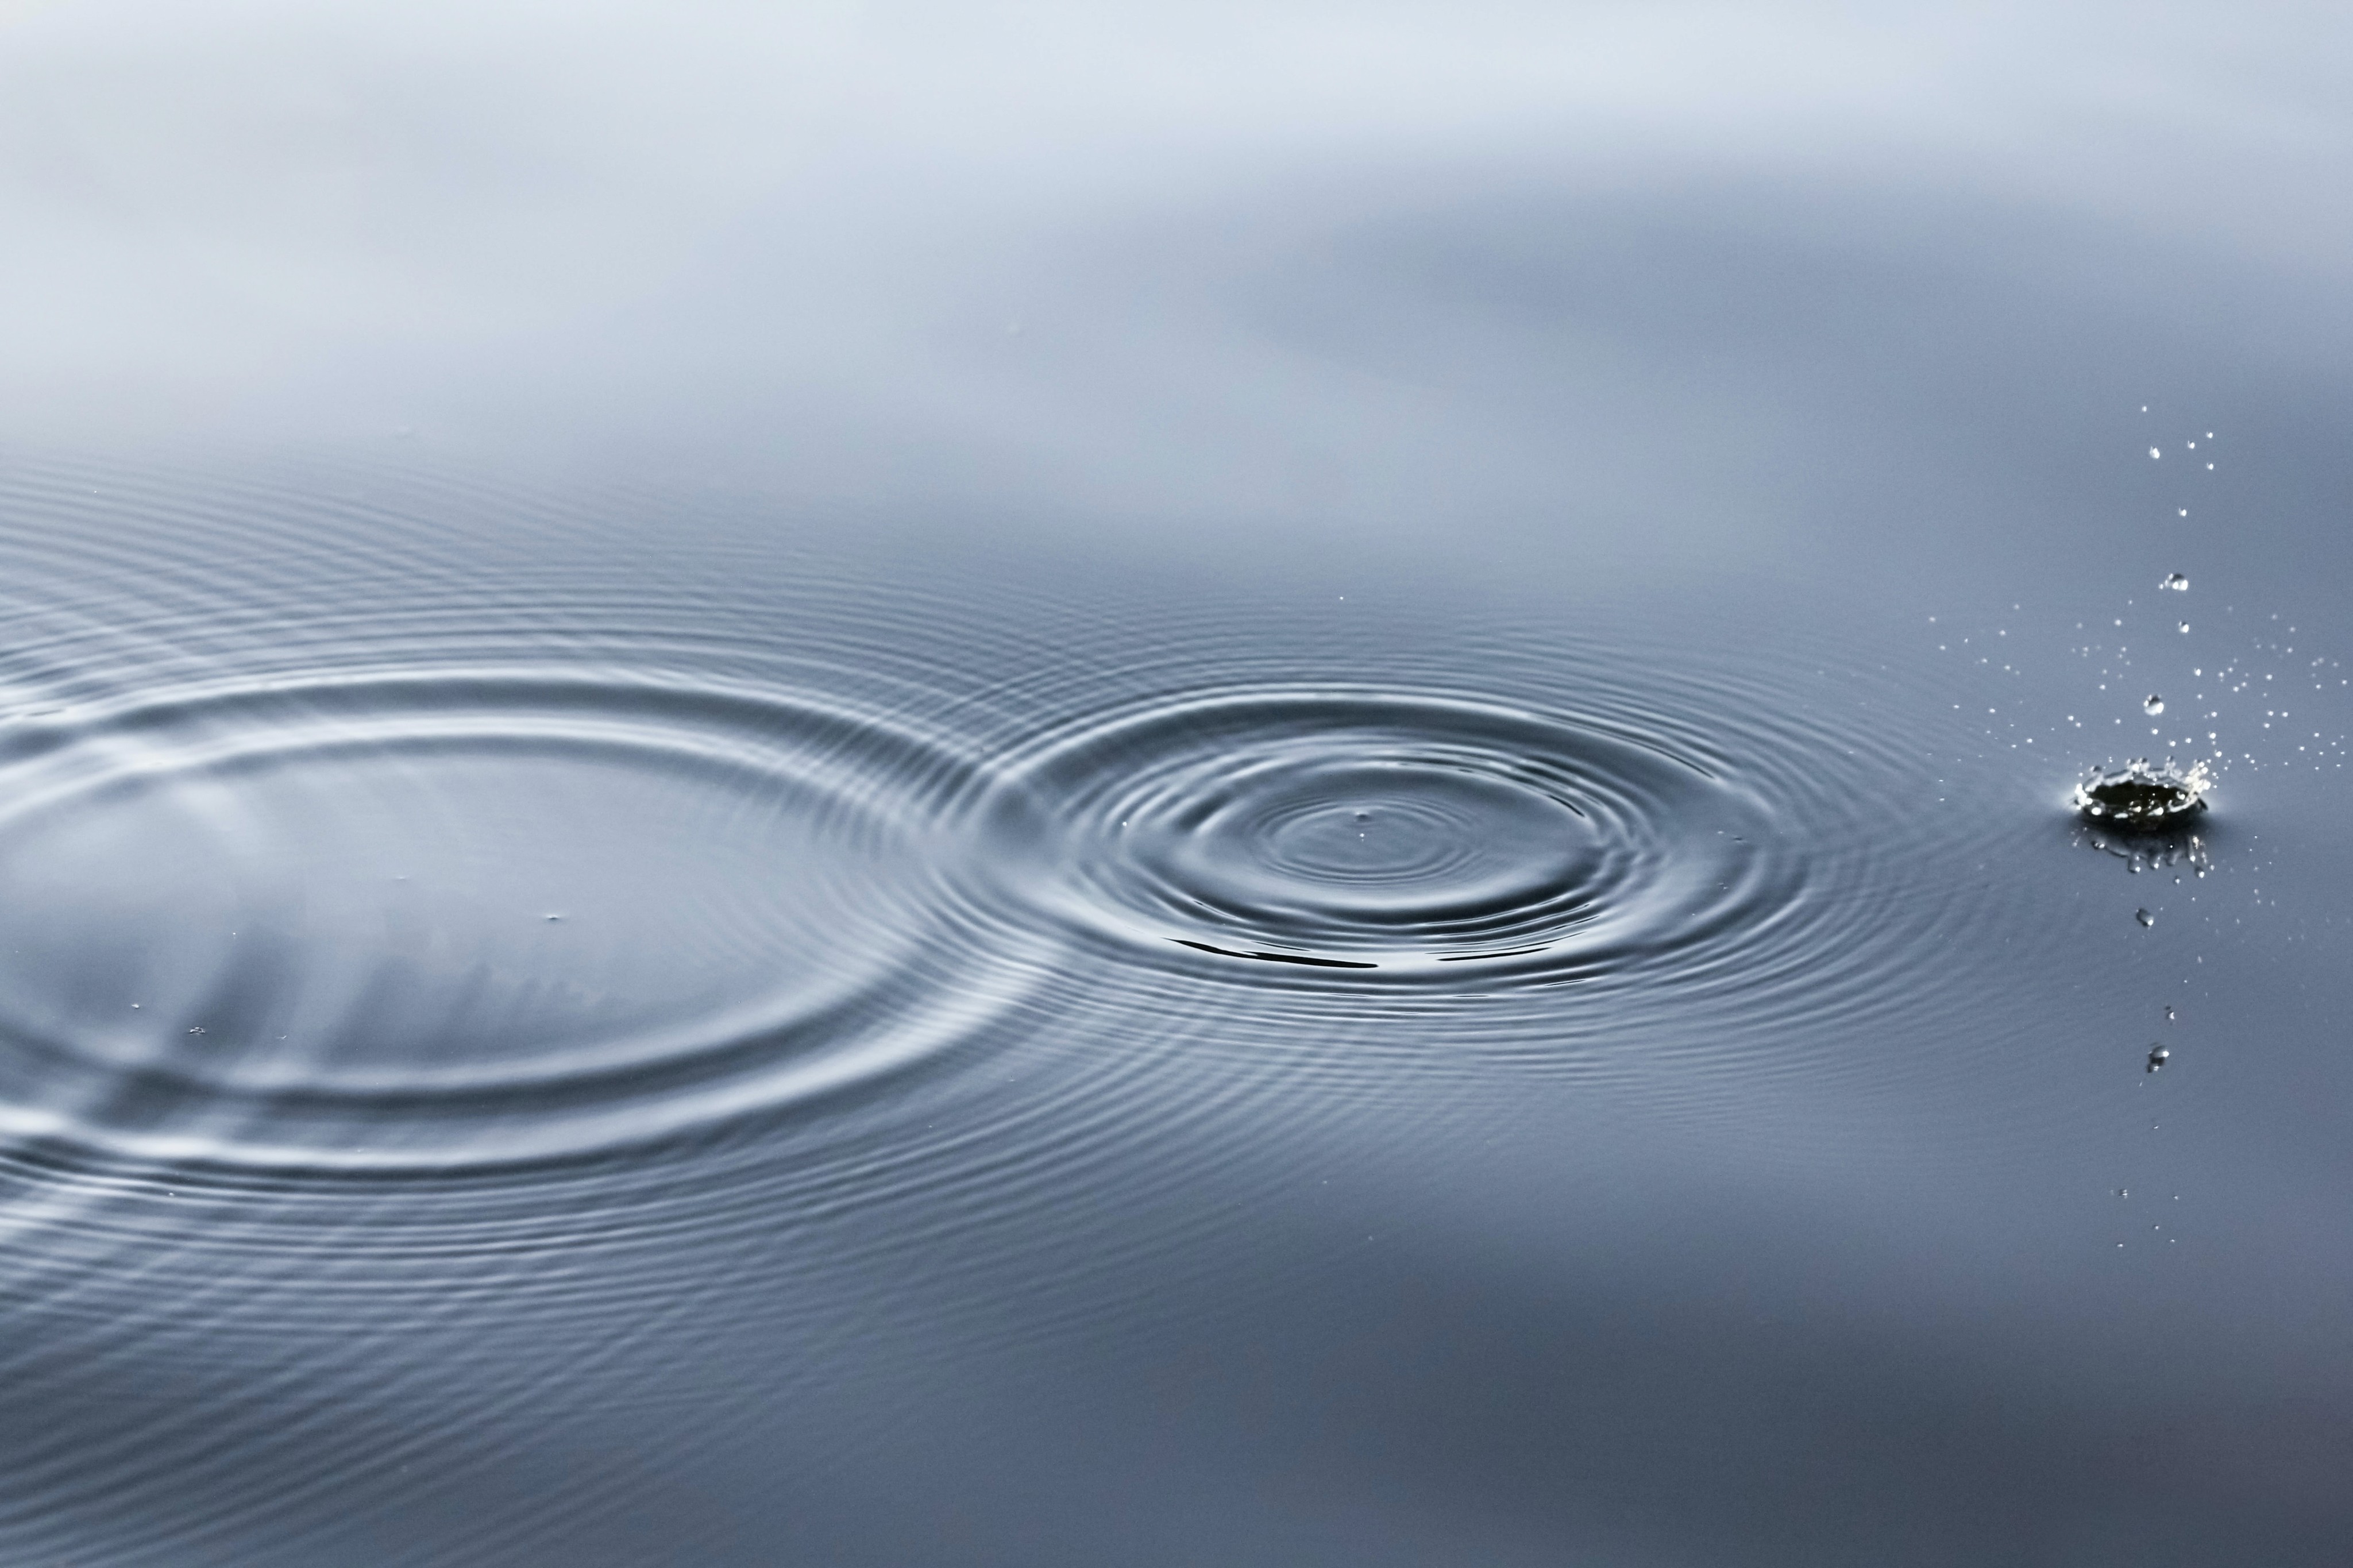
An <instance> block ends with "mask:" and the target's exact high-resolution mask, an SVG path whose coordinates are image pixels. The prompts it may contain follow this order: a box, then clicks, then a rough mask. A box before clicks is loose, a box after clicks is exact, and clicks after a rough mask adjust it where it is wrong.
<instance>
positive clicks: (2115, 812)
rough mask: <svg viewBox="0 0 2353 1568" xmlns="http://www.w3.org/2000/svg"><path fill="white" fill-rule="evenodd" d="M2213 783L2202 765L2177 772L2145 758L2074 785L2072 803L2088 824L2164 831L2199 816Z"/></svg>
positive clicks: (2102, 772)
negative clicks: (2163, 829)
mask: <svg viewBox="0 0 2353 1568" xmlns="http://www.w3.org/2000/svg"><path fill="white" fill-rule="evenodd" d="M2150 700H2151V701H2152V702H2154V701H2156V699H2154V698H2152V699H2150ZM2213 782H2214V781H2213V778H2212V776H2211V773H2209V771H2208V769H2207V766H2206V764H2205V763H2202V762H2200V763H2191V764H2190V765H2189V767H2187V768H2179V767H2176V766H2175V765H2174V764H2173V763H2170V762H2168V763H2164V764H2163V765H2159V764H2157V763H2151V762H2149V761H2148V760H2147V758H2145V757H2144V758H2140V759H2137V760H2136V761H2134V762H2131V763H2126V764H2125V765H2124V766H2123V767H2122V768H2118V769H2115V770H2112V771H2101V770H2094V771H2093V772H2092V773H2089V774H2087V775H2086V776H2085V777H2084V779H2083V781H2082V782H2081V783H2079V784H2076V786H2075V789H2074V793H2073V796H2072V797H2071V799H2072V803H2073V805H2074V807H2075V809H2076V810H2077V811H2079V812H2081V813H2082V814H2083V816H2084V819H2085V820H2087V821H2090V822H2096V823H2100V824H2103V825H2104V826H2109V827H2120V828H2127V829H2129V828H2152V827H2162V826H2169V825H2172V824H2176V823H2179V822H2181V821H2183V820H2185V819H2187V818H2188V817H2189V816H2192V815H2194V814H2196V813H2198V812H2200V811H2203V810H2204V809H2205V808H2206V796H2207V795H2208V793H2209V792H2210V791H2211V789H2212V788H2213Z"/></svg>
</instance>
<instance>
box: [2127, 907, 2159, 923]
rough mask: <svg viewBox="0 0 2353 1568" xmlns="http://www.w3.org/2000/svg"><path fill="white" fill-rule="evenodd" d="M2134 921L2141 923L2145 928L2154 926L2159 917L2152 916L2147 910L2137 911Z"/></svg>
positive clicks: (2134, 912)
mask: <svg viewBox="0 0 2353 1568" xmlns="http://www.w3.org/2000/svg"><path fill="white" fill-rule="evenodd" d="M2133 919H2135V920H2137V921H2140V923H2141V924H2142V925H2144V926H2153V925H2155V924H2156V923H2157V917H2156V916H2155V915H2153V914H2150V913H2149V912H2148V911H2147V910H2134V911H2133Z"/></svg>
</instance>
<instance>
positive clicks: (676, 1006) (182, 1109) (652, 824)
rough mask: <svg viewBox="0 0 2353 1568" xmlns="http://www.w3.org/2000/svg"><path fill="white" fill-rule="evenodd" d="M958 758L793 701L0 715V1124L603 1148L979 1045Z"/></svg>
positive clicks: (242, 700)
mask: <svg viewBox="0 0 2353 1568" xmlns="http://www.w3.org/2000/svg"><path fill="white" fill-rule="evenodd" d="M974 776H975V774H974V772H973V769H972V766H971V764H970V763H969V762H968V761H967V760H966V759H965V758H963V757H961V756H960V755H958V754H957V752H955V750H954V748H953V747H951V746H949V745H947V744H946V743H944V742H941V741H939V740H938V739H936V738H935V737H932V736H928V735H923V734H919V733H917V732H915V731H913V730H911V729H908V728H905V727H902V726H900V725H897V724H894V723H892V722H891V721H888V720H887V719H885V718H884V717H882V716H880V715H877V714H875V713H871V712H865V711H859V710H852V709H849V708H846V707H838V706H829V705H828V704H826V703H824V702H821V701H819V700H814V699H807V698H803V697H799V696H795V695H789V694H777V693H773V692H759V691H750V690H729V689H715V688H711V687H684V686H666V685H663V684H661V683H659V682H653V681H641V680H628V679H568V678H562V677H554V676H548V675H543V674H535V673H531V672H522V673H484V672H480V671H468V672H465V673H462V674H457V675H397V676H384V677H375V678H336V679H316V680H311V681H294V682H286V683H280V684H272V685H267V686H252V685H248V686H244V687H238V688H227V689H211V690H192V691H180V692H174V693H169V694H164V695H150V694H141V695H136V696H132V697H127V698H124V699H122V700H114V701H101V702H97V703H93V704H90V705H88V706H82V707H75V708H69V709H65V710H51V711H47V712H40V711H35V712H31V713H20V714H18V715H16V716H14V717H13V718H12V719H11V720H10V721H9V722H8V723H7V724H6V725H5V728H0V890H5V898H0V1126H5V1131H8V1132H9V1133H11V1134H13V1135H16V1136H19V1137H29V1138H34V1139H39V1140H47V1141H55V1142H60V1143H63V1144H65V1145H68V1146H72V1147H82V1148H94V1149H96V1150H98V1151H100V1152H108V1153H112V1154H116V1155H123V1156H133V1157H141V1158H165V1159H175V1160H181V1161H193V1162H198V1163H216V1164H225V1165H229V1166H238V1167H266V1168H273V1169H283V1168H289V1167H290V1168H295V1169H300V1170H313V1171H325V1172H333V1171H348V1172H361V1173H371V1172H385V1171H392V1170H400V1169H407V1168H440V1167H448V1166H470V1165H477V1164H482V1163H511V1162H518V1161H526V1162H527V1161H543V1160H549V1159H562V1158H568V1157H577V1156H583V1155H588V1154H594V1153H597V1152H604V1151H607V1150H610V1149H612V1148H615V1147H617V1146H620V1145H623V1144H628V1143H636V1142H643V1141H646V1140H649V1139H659V1138H665V1137H673V1136H677V1135H680V1134H682V1133H687V1132H691V1131H695V1130H697V1129H701V1128H704V1127H707V1126H710V1125H712V1124H713V1123H715V1122H718V1121H725V1120H728V1119H731V1118H737V1117H741V1116H744V1115H747V1114H751V1113H754V1112H765V1111H775V1110H780V1109H783V1108H786V1107H789V1106H795V1105H798V1104H800V1103H803V1102H805V1101H807V1100H811V1099H813V1098H815V1097H817V1096H820V1095H825V1094H828V1093H831V1092H835V1091H838V1090H841V1089H849V1088H853V1087H856V1086H860V1085H864V1084H871V1083H872V1082H874V1081H876V1080H877V1079H880V1078H881V1077H883V1076H884V1075H887V1074H890V1073H892V1072H894V1071H896V1070H899V1069H902V1068H907V1067H909V1066H912V1065H913V1064H915V1063H917V1062H921V1061H923V1060H925V1059H928V1058H932V1057H934V1056H936V1055H937V1054H938V1053H940V1052H942V1051H944V1050H945V1049H946V1048H948V1047H950V1046H952V1045H953V1044H955V1042H956V1041H958V1040H959V1039H962V1038H964V1037H966V1036H967V1035H968V1034H969V1032H970V1031H971V1030H972V1029H973V1028H974V1027H975V1026H976V1025H977V1024H978V1023H979V1022H981V1021H982V1020H983V1019H985V1018H986V1017H987V1016H989V1015H990V1014H991V1013H992V1012H993V1011H994V1010H995V1009H996V1008H997V1007H998V1006H1000V1005H1002V1004H1003V1003H1004V1002H1005V1001H1006V1000H1007V999H1008V998H1007V995H1006V993H1005V985H1004V981H1005V977H1006V976H1008V975H1009V974H1013V973H1018V966H999V967H997V968H996V969H992V970H987V972H986V973H983V972H982V966H981V965H979V964H978V963H976V959H975V956H974V954H973V952H972V951H971V944H970V942H968V941H967V940H966V939H965V935H964V934H963V933H957V932H953V931H949V930H948V929H946V927H945V924H944V917H943V910H945V909H946V908H948V907H949V903H950V900H947V899H945V898H944V897H943V896H942V889H943V888H944V883H945V881H946V879H948V878H950V877H952V876H954V875H955V865H956V855H955V840H954V836H953V835H951V834H950V833H948V832H947V831H946V830H945V828H944V826H943V824H944V819H945V817H946V816H947V815H948V812H947V807H948V805H949V804H950V803H951V802H953V801H955V799H956V798H957V797H958V796H959V795H960V794H961V793H963V792H965V791H966V790H967V789H968V788H969V786H970V784H971V781H972V779H973V778H974Z"/></svg>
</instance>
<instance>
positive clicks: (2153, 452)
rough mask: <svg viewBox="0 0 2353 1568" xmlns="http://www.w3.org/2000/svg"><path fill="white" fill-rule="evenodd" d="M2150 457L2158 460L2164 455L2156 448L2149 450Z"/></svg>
mask: <svg viewBox="0 0 2353 1568" xmlns="http://www.w3.org/2000/svg"><path fill="white" fill-rule="evenodd" d="M2148 455H2149V456H2150V457H2152V458H2157V457H2162V456H2163V455H2164V454H2163V453H2161V452H2159V451H2158V449H2157V448H2156V447H2150V448H2149V449H2148Z"/></svg>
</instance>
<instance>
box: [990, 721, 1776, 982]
mask: <svg viewBox="0 0 2353 1568" xmlns="http://www.w3.org/2000/svg"><path fill="white" fill-rule="evenodd" d="M1765 821H1766V813H1765V812H1764V809H1763V807H1762V805H1761V804H1760V803H1759V802H1757V800H1755V799H1754V798H1752V797H1751V796H1749V795H1746V793H1744V792H1742V791H1740V790H1738V789H1736V788H1734V787H1732V786H1730V785H1728V784H1725V782H1724V781H1723V780H1721V779H1720V778H1718V777H1717V776H1715V774H1713V773H1710V771H1709V770H1708V769H1706V768H1705V767H1704V766H1703V765H1701V764H1700V763H1697V762H1695V761H1694V760H1691V759H1689V758H1687V757H1684V756H1683V755H1680V754H1678V753H1677V752H1674V751H1673V750H1672V749H1671V748H1668V747H1665V746H1662V745H1661V744H1659V743H1657V742H1653V741H1651V739H1649V738H1648V737H1645V736H1642V735H1641V734H1639V733H1635V732H1632V731H1627V730H1625V729H1623V728H1620V727H1612V726H1607V725H1602V724H1599V723H1593V722H1582V721H1575V720H1571V719H1567V718H1563V717H1558V716H1552V715H1545V714H1538V713H1533V712H1524V711H1518V710H1511V709H1507V708H1503V707H1499V706H1493V705H1488V704H1482V703H1479V702H1475V701H1470V700H1453V699H1446V698H1438V697H1424V696H1418V695H1410V694H1395V695H1390V694H1356V693H1328V692H1321V693H1306V692H1288V691H1267V692H1242V693H1223V694H1217V695H1211V696H1201V697H1187V698H1182V699H1178V700H1173V701H1170V702H1168V703H1166V704H1165V705H1161V706H1158V707H1155V708H1151V709H1148V710H1143V711H1139V712H1132V713H1128V714H1124V715H1119V716H1115V717H1113V718H1110V719H1106V720H1100V721H1096V722H1094V723H1092V724H1090V725H1088V726H1085V727H1083V728H1082V729H1080V730H1078V731H1073V732H1071V733H1067V734H1065V735H1062V736H1060V737H1057V738H1055V739H1053V740H1051V741H1050V742H1047V743H1045V744H1043V745H1041V746H1040V747H1039V748H1038V749H1037V750H1036V751H1035V752H1033V753H1032V754H1030V755H1029V756H1028V757H1026V758H1023V759H1021V760H1020V761H1019V762H1018V763H1016V765H1015V766H1014V767H1012V768H1011V769H1010V770H1009V772H1008V784H1006V785H1005V786H1004V787H1003V788H1001V789H1000V791H999V792H998V795H997V801H996V805H995V809H994V814H993V817H992V837H993V840H994V843H995V845H996V846H997V850H998V853H997V857H996V858H997V861H998V862H999V865H1000V867H1009V868H1013V881H1014V884H1015V891H1016V892H1017V893H1018V895H1019V896H1022V897H1024V898H1027V899H1028V900H1031V901H1032V902H1033V903H1034V904H1035V905H1036V906H1038V907H1039V908H1040V909H1041V910H1043V911H1044V913H1045V914H1047V915H1048V916H1049V917H1050V918H1052V919H1054V920H1056V921H1059V922H1060V923H1061V924H1062V925H1063V926H1064V927H1065V928H1066V929H1071V930H1074V931H1077V932H1079V933H1080V934H1082V935H1090V936H1092V937H1095V938H1098V939H1107V940H1110V941H1113V942H1118V943H1120V944H1121V945H1122V946H1123V947H1124V949H1125V950H1126V951H1128V952H1131V953H1134V954H1140V955H1145V956H1155V955H1156V956H1158V957H1159V958H1161V959H1162V960H1163V961H1167V960H1169V959H1170V958H1171V957H1172V956H1179V955H1176V954H1175V952H1174V950H1187V951H1190V952H1196V953H1208V954H1211V955H1213V956H1219V957H1226V958H1240V959H1252V960H1260V961H1264V962H1268V963H1285V964H1290V965H1293V966H1299V967H1301V968H1305V969H1324V970H1347V971H1351V972H1356V973H1360V974H1361V973H1364V972H1368V971H1377V972H1378V975H1377V978H1378V979H1380V980H1384V981H1387V980H1394V979H1405V980H1412V979H1415V978H1423V979H1430V978H1436V977H1439V976H1440V975H1443V976H1445V977H1447V983H1448V984H1462V983H1466V982H1467V981H1468V980H1469V979H1470V978H1471V977H1472V975H1473V974H1475V973H1482V972H1483V973H1488V974H1489V975H1491V976H1518V977H1528V976H1554V977H1557V976H1561V975H1566V974H1571V973H1600V972H1603V971H1606V970H1609V969H1612V968H1618V969H1623V968H1626V967H1629V966H1630V965H1634V964H1637V963H1641V961H1642V960H1643V959H1644V958H1645V957H1646V956H1650V955H1654V954H1656V953H1658V952H1664V951H1667V950H1670V949H1672V948H1675V947H1678V946H1681V945H1687V944H1689V943H1691V942H1695V941H1699V940H1701V939H1703V938H1704V937H1705V936H1706V935H1707V934H1708V933H1709V932H1710V931H1715V930H1719V929H1721V928H1722V926H1723V924H1724V923H1725V921H1730V920H1736V919H1738V918H1739V916H1740V915H1741V913H1742V912H1743V911H1754V910H1757V909H1758V908H1760V907H1762V904H1763V902H1764V901H1765V900H1768V899H1769V898H1771V897H1772V896H1773V889H1769V888H1767V886H1765V883H1766V882H1767V880H1768V878H1767V876H1766V875H1765V874H1764V873H1763V872H1762V871H1761V870H1760V862H1759V858H1758V856H1757V849H1756V847H1757V845H1758V844H1759V843H1761V842H1762V840H1763V839H1764V837H1765V834H1764V832H1763V831H1762V827H1763V825H1764V823H1765ZM1466 965H1467V966H1471V967H1468V968H1466V967H1463V966H1466Z"/></svg>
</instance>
